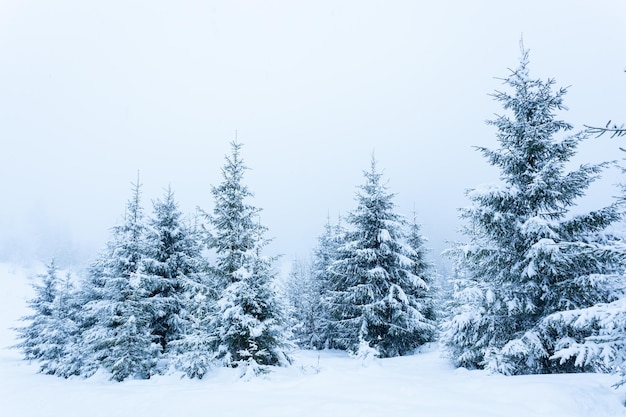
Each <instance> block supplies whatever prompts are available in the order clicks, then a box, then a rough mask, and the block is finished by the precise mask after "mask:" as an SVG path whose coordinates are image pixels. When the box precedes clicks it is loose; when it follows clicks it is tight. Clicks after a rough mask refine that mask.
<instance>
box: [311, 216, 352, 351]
mask: <svg viewBox="0 0 626 417" xmlns="http://www.w3.org/2000/svg"><path fill="white" fill-rule="evenodd" d="M345 236H346V230H345V229H344V227H343V224H342V219H341V216H339V218H338V219H337V223H336V224H334V225H333V224H331V222H330V217H328V218H327V219H326V224H325V225H324V232H323V233H322V234H321V235H320V236H319V237H318V242H317V246H316V247H315V249H314V250H313V261H312V265H311V274H312V278H313V279H314V281H315V282H316V286H317V287H318V289H319V292H320V316H319V318H318V321H319V332H320V333H319V335H320V340H319V342H320V345H319V346H316V347H317V348H330V349H334V348H337V347H338V346H337V345H336V344H335V342H334V339H335V331H334V325H333V320H332V317H331V315H330V312H331V310H332V296H331V293H330V291H331V289H332V288H333V285H334V283H335V282H337V281H338V279H336V278H337V277H334V275H333V274H334V272H333V270H332V269H331V265H332V264H333V262H335V260H336V259H337V257H338V253H339V252H338V251H339V248H340V247H341V245H342V244H343V242H344V240H345Z"/></svg>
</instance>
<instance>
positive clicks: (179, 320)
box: [143, 188, 203, 352]
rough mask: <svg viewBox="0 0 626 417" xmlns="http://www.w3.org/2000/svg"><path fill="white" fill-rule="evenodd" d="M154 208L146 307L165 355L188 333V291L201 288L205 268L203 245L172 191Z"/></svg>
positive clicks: (146, 270) (146, 271)
mask: <svg viewBox="0 0 626 417" xmlns="http://www.w3.org/2000/svg"><path fill="white" fill-rule="evenodd" d="M153 206H154V215H153V217H152V218H151V219H150V220H149V222H148V233H147V238H146V247H147V254H146V259H145V260H144V262H143V265H144V268H143V273H144V276H145V280H146V289H147V291H148V297H147V298H146V299H145V303H146V308H147V309H149V310H151V311H152V313H153V317H152V319H151V328H152V330H151V332H152V334H153V335H154V336H156V337H157V338H158V342H159V344H160V345H161V350H162V351H163V352H164V351H166V350H167V347H168V344H169V343H170V342H172V341H174V340H177V339H179V338H180V337H182V335H183V334H184V332H185V326H186V324H188V323H187V322H188V320H189V310H188V308H189V306H188V305H186V304H187V300H188V299H189V298H190V297H188V296H187V295H186V294H185V291H186V290H187V289H191V288H194V287H196V286H198V285H200V284H201V282H199V281H200V277H199V274H200V272H201V269H203V268H202V260H201V256H200V255H201V247H200V241H199V239H198V238H197V236H196V234H195V233H194V232H193V229H192V228H190V227H187V226H186V225H185V224H184V223H183V221H182V213H181V212H180V210H179V209H178V205H177V204H176V201H175V200H174V193H173V192H172V190H171V188H168V189H167V190H166V193H165V196H164V198H163V200H156V201H154V202H153Z"/></svg>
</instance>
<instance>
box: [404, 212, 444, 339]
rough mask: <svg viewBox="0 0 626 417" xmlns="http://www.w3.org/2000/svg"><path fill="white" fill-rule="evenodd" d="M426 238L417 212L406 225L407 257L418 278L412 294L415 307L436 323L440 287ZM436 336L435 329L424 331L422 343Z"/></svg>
mask: <svg viewBox="0 0 626 417" xmlns="http://www.w3.org/2000/svg"><path fill="white" fill-rule="evenodd" d="M426 243H427V239H426V238H425V237H424V235H422V226H421V225H420V224H419V223H418V221H417V214H416V213H415V212H414V213H413V218H412V219H411V222H410V223H409V226H408V232H407V235H406V244H407V245H408V247H409V248H410V250H409V251H408V253H407V257H408V258H409V259H410V260H411V261H413V268H412V270H411V272H412V273H413V275H415V276H416V277H419V278H420V280H418V281H417V285H416V286H415V288H414V293H413V296H414V297H415V299H416V300H417V301H418V303H417V306H418V307H417V309H418V310H419V312H420V313H421V314H422V316H423V317H424V318H425V319H426V320H427V321H428V322H429V323H436V322H437V319H438V318H439V314H438V308H439V306H440V304H441V300H440V298H439V297H440V295H441V294H440V289H439V287H438V285H437V282H436V281H437V279H438V278H439V277H438V274H437V273H436V272H435V266H434V265H433V263H432V262H431V261H430V260H429V259H428V249H427V247H426ZM436 337H437V334H436V329H433V332H432V333H426V334H425V337H424V341H423V343H427V342H432V341H433V340H435V339H436Z"/></svg>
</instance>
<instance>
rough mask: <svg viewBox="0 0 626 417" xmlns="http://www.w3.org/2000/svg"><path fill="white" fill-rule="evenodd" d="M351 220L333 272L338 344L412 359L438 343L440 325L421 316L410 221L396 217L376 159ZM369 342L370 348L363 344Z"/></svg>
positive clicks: (332, 299) (333, 317) (332, 303)
mask: <svg viewBox="0 0 626 417" xmlns="http://www.w3.org/2000/svg"><path fill="white" fill-rule="evenodd" d="M364 175H365V179H366V181H365V184H364V185H363V186H361V187H360V189H359V192H358V193H357V201H358V206H357V208H356V210H355V211H353V212H352V213H350V215H349V216H348V223H349V224H350V226H352V230H351V231H349V232H348V233H347V234H346V240H345V243H344V244H343V245H342V246H341V247H340V248H339V249H338V257H337V259H336V260H335V261H334V262H333V264H332V266H331V272H332V274H333V277H334V279H335V282H334V283H333V285H332V288H331V291H330V309H331V311H330V315H331V320H333V325H334V331H335V343H337V345H338V346H339V347H342V348H344V349H348V350H351V351H357V350H363V349H365V347H366V345H367V347H368V348H373V349H376V350H377V351H378V352H379V354H380V355H381V356H383V357H389V356H397V355H404V354H408V353H411V352H412V351H413V350H414V349H415V348H417V347H418V346H419V345H421V344H423V343H424V342H426V341H430V340H431V339H432V335H433V334H434V330H435V323H434V322H432V321H431V320H429V319H428V318H426V317H424V315H423V314H422V313H421V312H420V302H419V300H418V299H417V297H416V295H417V292H418V291H419V290H418V288H422V289H424V290H426V289H427V288H428V287H427V285H426V283H425V282H424V281H423V279H422V278H421V277H419V276H416V275H415V274H414V273H413V268H414V266H415V262H414V261H413V260H411V259H410V257H409V256H410V255H411V254H415V251H413V250H412V249H411V248H410V247H408V246H407V245H406V243H405V241H404V232H403V228H404V226H405V221H404V220H403V219H402V218H401V217H400V216H399V215H398V214H396V213H395V212H394V203H393V200H392V199H393V194H390V193H388V191H387V187H386V185H384V184H382V183H381V176H382V174H381V173H380V172H378V171H377V169H376V161H375V160H374V159H373V158H372V164H371V169H370V171H368V172H365V173H364ZM363 342H366V343H363Z"/></svg>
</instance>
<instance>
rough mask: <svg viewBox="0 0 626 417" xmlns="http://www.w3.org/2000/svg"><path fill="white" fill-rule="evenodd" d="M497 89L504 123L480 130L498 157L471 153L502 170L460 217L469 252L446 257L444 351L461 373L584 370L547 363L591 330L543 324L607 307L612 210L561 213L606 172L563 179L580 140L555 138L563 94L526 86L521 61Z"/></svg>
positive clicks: (612, 265) (596, 168) (613, 260)
mask: <svg viewBox="0 0 626 417" xmlns="http://www.w3.org/2000/svg"><path fill="white" fill-rule="evenodd" d="M504 83H505V85H507V86H508V87H510V88H511V89H512V90H513V93H512V94H510V93H506V92H496V93H495V94H494V97H495V99H496V100H497V101H499V102H500V103H502V106H503V108H504V109H505V110H508V111H510V113H512V114H511V116H508V115H502V116H498V117H497V118H496V119H495V120H492V121H490V122H488V123H489V124H491V125H493V126H495V127H496V128H497V129H498V133H497V137H498V141H499V143H500V147H499V148H498V149H495V150H490V149H487V148H478V149H479V150H480V151H481V152H482V154H483V155H484V156H485V157H486V158H487V160H488V161H489V163H490V164H491V165H494V166H496V167H498V168H499V169H500V173H501V174H500V178H501V182H502V184H501V185H498V186H491V187H481V188H477V189H474V190H472V191H470V192H468V197H469V199H470V200H471V202H472V206H470V207H468V208H465V209H463V210H462V211H461V217H462V218H463V219H465V220H466V221H467V226H466V228H465V234H466V235H467V236H468V237H469V238H470V242H469V243H468V244H465V245H460V246H458V247H456V248H455V249H453V250H451V251H450V252H449V253H450V254H451V256H452V257H453V259H454V260H455V264H456V268H457V270H458V272H459V276H460V280H459V281H458V282H457V285H456V291H455V300H456V302H455V305H456V307H455V311H454V314H453V317H452V318H451V319H450V320H449V321H448V322H447V323H446V325H445V331H444V333H443V342H444V344H445V345H447V347H448V350H449V352H450V355H451V356H452V357H453V358H454V360H455V362H456V363H457V365H459V366H465V367H470V368H476V367H478V368H482V367H487V368H489V369H492V370H496V371H500V372H503V373H507V374H519V373H545V372H562V371H575V370H579V369H583V370H584V369H589V368H584V367H583V368H577V367H576V366H575V364H574V363H573V361H567V360H566V361H562V362H558V361H555V360H551V357H552V355H553V354H554V353H555V351H556V350H557V349H558V348H559V345H560V344H561V343H563V341H564V340H573V341H577V340H578V341H580V340H582V339H584V338H585V337H587V336H590V335H591V334H592V333H593V328H592V327H593V326H588V327H585V328H584V329H577V330H574V329H573V328H568V327H567V326H560V327H557V326H548V325H546V324H545V323H544V322H543V320H544V319H545V318H546V317H547V316H549V315H551V314H554V313H557V312H563V311H568V310H573V309H578V308H586V307H590V306H593V305H595V304H597V303H604V302H610V301H612V300H613V298H614V294H613V293H614V291H613V288H614V285H613V283H612V282H613V281H614V280H615V278H614V277H615V274H616V273H617V272H618V271H619V270H621V268H622V266H623V263H622V261H621V258H622V251H621V250H619V249H618V246H617V245H616V243H617V242H618V240H616V239H614V238H612V237H610V236H608V235H605V234H603V233H604V231H605V229H606V228H607V227H608V226H609V225H611V224H612V223H614V222H616V221H617V220H618V219H619V218H620V214H619V211H618V206H617V204H614V205H611V206H609V207H606V208H602V209H600V210H597V211H593V212H590V213H586V214H581V215H572V214H570V213H569V212H570V210H571V208H572V207H573V206H574V204H575V201H576V200H577V199H578V198H579V197H582V196H583V195H584V193H585V191H586V189H587V187H588V186H589V185H590V184H591V183H592V182H593V181H594V180H595V179H597V178H598V176H599V174H600V172H601V171H602V170H603V169H604V167H605V166H606V164H597V165H582V166H580V167H579V168H578V169H575V170H573V171H571V172H566V163H567V162H568V161H569V160H570V158H571V157H572V156H574V155H575V152H576V148H577V146H578V144H579V143H580V142H581V141H583V140H584V139H586V138H587V136H586V134H585V133H584V132H580V133H575V134H571V135H563V136H562V137H561V138H557V135H558V134H562V133H564V132H567V131H569V130H571V129H572V126H571V125H570V124H568V123H566V122H564V121H562V120H558V119H556V117H555V112H556V111H558V110H563V109H565V107H564V105H563V96H564V95H565V93H566V90H565V89H562V88H561V89H559V90H557V91H553V85H554V81H553V80H548V81H547V82H546V81H542V80H538V79H532V78H530V77H529V73H528V52H527V51H523V56H522V59H521V62H520V65H519V67H518V68H517V69H516V70H515V71H512V73H511V75H510V76H509V77H508V78H506V79H505V80H504Z"/></svg>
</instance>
